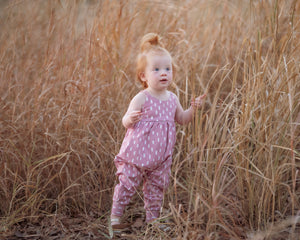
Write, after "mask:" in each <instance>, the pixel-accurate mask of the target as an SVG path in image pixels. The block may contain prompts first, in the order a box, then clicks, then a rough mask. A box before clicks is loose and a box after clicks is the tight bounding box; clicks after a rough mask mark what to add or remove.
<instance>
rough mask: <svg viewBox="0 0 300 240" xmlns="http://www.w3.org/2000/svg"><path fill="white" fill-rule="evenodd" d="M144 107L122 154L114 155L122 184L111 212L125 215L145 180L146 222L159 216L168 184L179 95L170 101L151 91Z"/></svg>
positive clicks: (170, 93) (118, 186)
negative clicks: (132, 198)
mask: <svg viewBox="0 0 300 240" xmlns="http://www.w3.org/2000/svg"><path fill="white" fill-rule="evenodd" d="M143 93H144V94H145V95H146V100H145V104H144V105H143V106H142V112H144V115H143V117H142V119H141V120H140V121H139V122H138V123H136V124H135V125H134V127H133V128H129V129H128V130H127V133H126V135H125V138H124V140H123V143H122V146H121V149H120V152H119V154H118V155H117V156H116V157H115V160H114V162H115V165H116V167H117V175H118V176H119V184H118V185H116V187H115V191H114V196H113V206H112V214H113V215H115V216H122V215H123V211H124V208H125V207H126V205H127V204H128V203H129V202H130V199H131V197H132V196H133V195H134V193H135V192H136V188H137V187H138V186H139V185H140V183H141V181H142V180H144V184H143V193H144V203H145V209H146V221H147V222H149V221H151V220H153V219H155V218H157V217H159V212H160V208H161V205H162V200H163V191H164V189H165V188H166V187H167V186H168V184H169V174H170V168H171V164H172V153H173V148H174V144H175V138H176V129H175V122H174V118H175V112H176V97H175V95H174V93H172V92H169V98H168V100H165V101H162V100H159V99H157V98H155V97H153V96H152V95H151V94H150V93H149V92H148V91H146V90H144V91H143Z"/></svg>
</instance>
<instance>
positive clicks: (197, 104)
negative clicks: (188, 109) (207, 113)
mask: <svg viewBox="0 0 300 240" xmlns="http://www.w3.org/2000/svg"><path fill="white" fill-rule="evenodd" d="M205 97H206V94H203V95H201V96H199V97H197V98H196V99H192V101H191V106H192V107H193V108H194V109H198V108H200V107H201V106H202V104H203V103H204V99H205Z"/></svg>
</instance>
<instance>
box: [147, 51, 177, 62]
mask: <svg viewBox="0 0 300 240" xmlns="http://www.w3.org/2000/svg"><path fill="white" fill-rule="evenodd" d="M147 60H148V63H150V64H166V63H170V64H171V63H172V58H171V56H170V55H169V54H168V53H163V52H160V53H148V54H147Z"/></svg>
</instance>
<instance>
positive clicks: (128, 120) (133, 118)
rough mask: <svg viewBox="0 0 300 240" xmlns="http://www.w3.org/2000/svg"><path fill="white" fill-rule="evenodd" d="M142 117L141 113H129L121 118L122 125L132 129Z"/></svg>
mask: <svg viewBox="0 0 300 240" xmlns="http://www.w3.org/2000/svg"><path fill="white" fill-rule="evenodd" d="M142 116H143V113H142V112H141V111H131V112H129V113H127V114H126V115H125V116H124V118H123V125H124V126H125V127H126V128H130V127H133V126H134V124H135V123H137V122H139V121H140V120H141V118H142Z"/></svg>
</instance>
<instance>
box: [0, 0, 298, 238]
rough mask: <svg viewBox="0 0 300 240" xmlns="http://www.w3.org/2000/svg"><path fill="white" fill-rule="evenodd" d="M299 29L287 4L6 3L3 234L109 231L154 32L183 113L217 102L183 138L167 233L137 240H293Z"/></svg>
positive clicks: (279, 0)
mask: <svg viewBox="0 0 300 240" xmlns="http://www.w3.org/2000/svg"><path fill="white" fill-rule="evenodd" d="M299 16H300V4H299V2H298V1H291V0H289V1H283V0H276V1H245V0H243V1H235V0H233V1H229V0H223V1H213V0H211V1H196V0H191V1H146V0H142V1H125V0H124V1H108V0H103V1H83V0H82V1H76V2H75V1H34V3H33V2H32V1H4V2H2V4H1V8H0V20H1V34H0V43H1V44H0V79H1V80H0V97H1V98H0V131H1V133H0V158H1V161H0V164H1V168H0V202H1V205H0V214H1V225H2V227H1V231H2V233H4V232H5V231H9V230H10V229H12V228H13V226H15V225H16V224H18V223H20V222H24V221H27V222H33V223H35V222H37V221H40V220H41V219H43V218H45V217H53V216H57V215H67V216H70V217H72V216H77V215H85V216H92V217H94V218H95V219H97V221H99V223H101V224H106V217H107V216H108V215H109V211H110V206H111V197H112V191H113V186H114V184H115V181H116V177H115V175H114V173H115V169H114V165H113V161H112V160H113V158H114V156H115V154H117V152H118V150H119V148H120V144H121V142H122V139H123V136H124V133H125V129H124V128H123V127H122V125H121V118H122V116H123V114H124V113H125V111H126V108H127V106H128V103H129V101H130V99H131V98H132V97H133V96H134V95H135V94H136V93H137V92H138V91H139V90H140V86H139V84H138V83H136V82H135V81H134V76H135V69H134V67H135V57H136V54H137V50H138V44H139V40H140V38H141V37H142V36H143V35H144V34H145V33H147V32H157V33H159V34H160V35H161V36H163V40H164V43H165V45H166V47H167V48H168V49H169V50H170V52H171V53H172V55H173V57H174V60H175V61H176V63H177V65H178V69H177V71H176V77H175V80H174V85H173V86H172V89H171V90H172V91H174V92H175V93H176V94H177V95H178V96H179V98H180V101H181V103H182V105H183V106H184V107H187V106H188V105H189V101H190V99H191V97H192V96H195V95H198V94H201V93H203V92H206V93H207V94H208V97H207V103H206V105H205V106H203V108H202V109H201V110H200V111H199V113H198V114H197V115H196V116H195V120H194V122H193V124H190V125H189V126H188V127H181V126H178V128H177V144H176V147H175V152H174V156H173V158H174V161H173V166H172V178H171V179H172V183H171V186H170V188H169V189H168V192H167V193H166V199H165V201H164V202H165V209H166V210H164V216H166V217H169V218H170V219H171V223H170V224H171V227H172V230H171V232H168V233H167V234H166V233H164V232H161V231H159V232H157V231H154V230H151V229H150V230H147V231H146V233H144V235H142V234H143V233H136V238H137V239H141V238H145V239H149V238H151V239H159V238H162V239H168V238H172V237H173V238H174V237H177V238H178V239H242V238H249V239H276V238H277V239H288V238H290V239H296V238H297V234H299V210H300V204H299V197H300V192H299V191H300V190H299V186H300V185H299V181H300V177H299V163H300V162H299V159H300V155H299V149H300V137H299V135H300V134H299V122H300V111H299V108H300V106H299V102H300V94H299V92H300V91H299V90H300V80H299V74H300V68H299V62H300V51H299V44H300V41H299V29H300V28H299V27H300V26H299V24H300V22H299V20H300V17H299ZM137 200H139V201H137V202H133V206H139V204H141V200H140V199H139V197H137ZM141 206H142V205H141ZM127 214H128V217H130V214H131V212H130V211H129V213H127Z"/></svg>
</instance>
